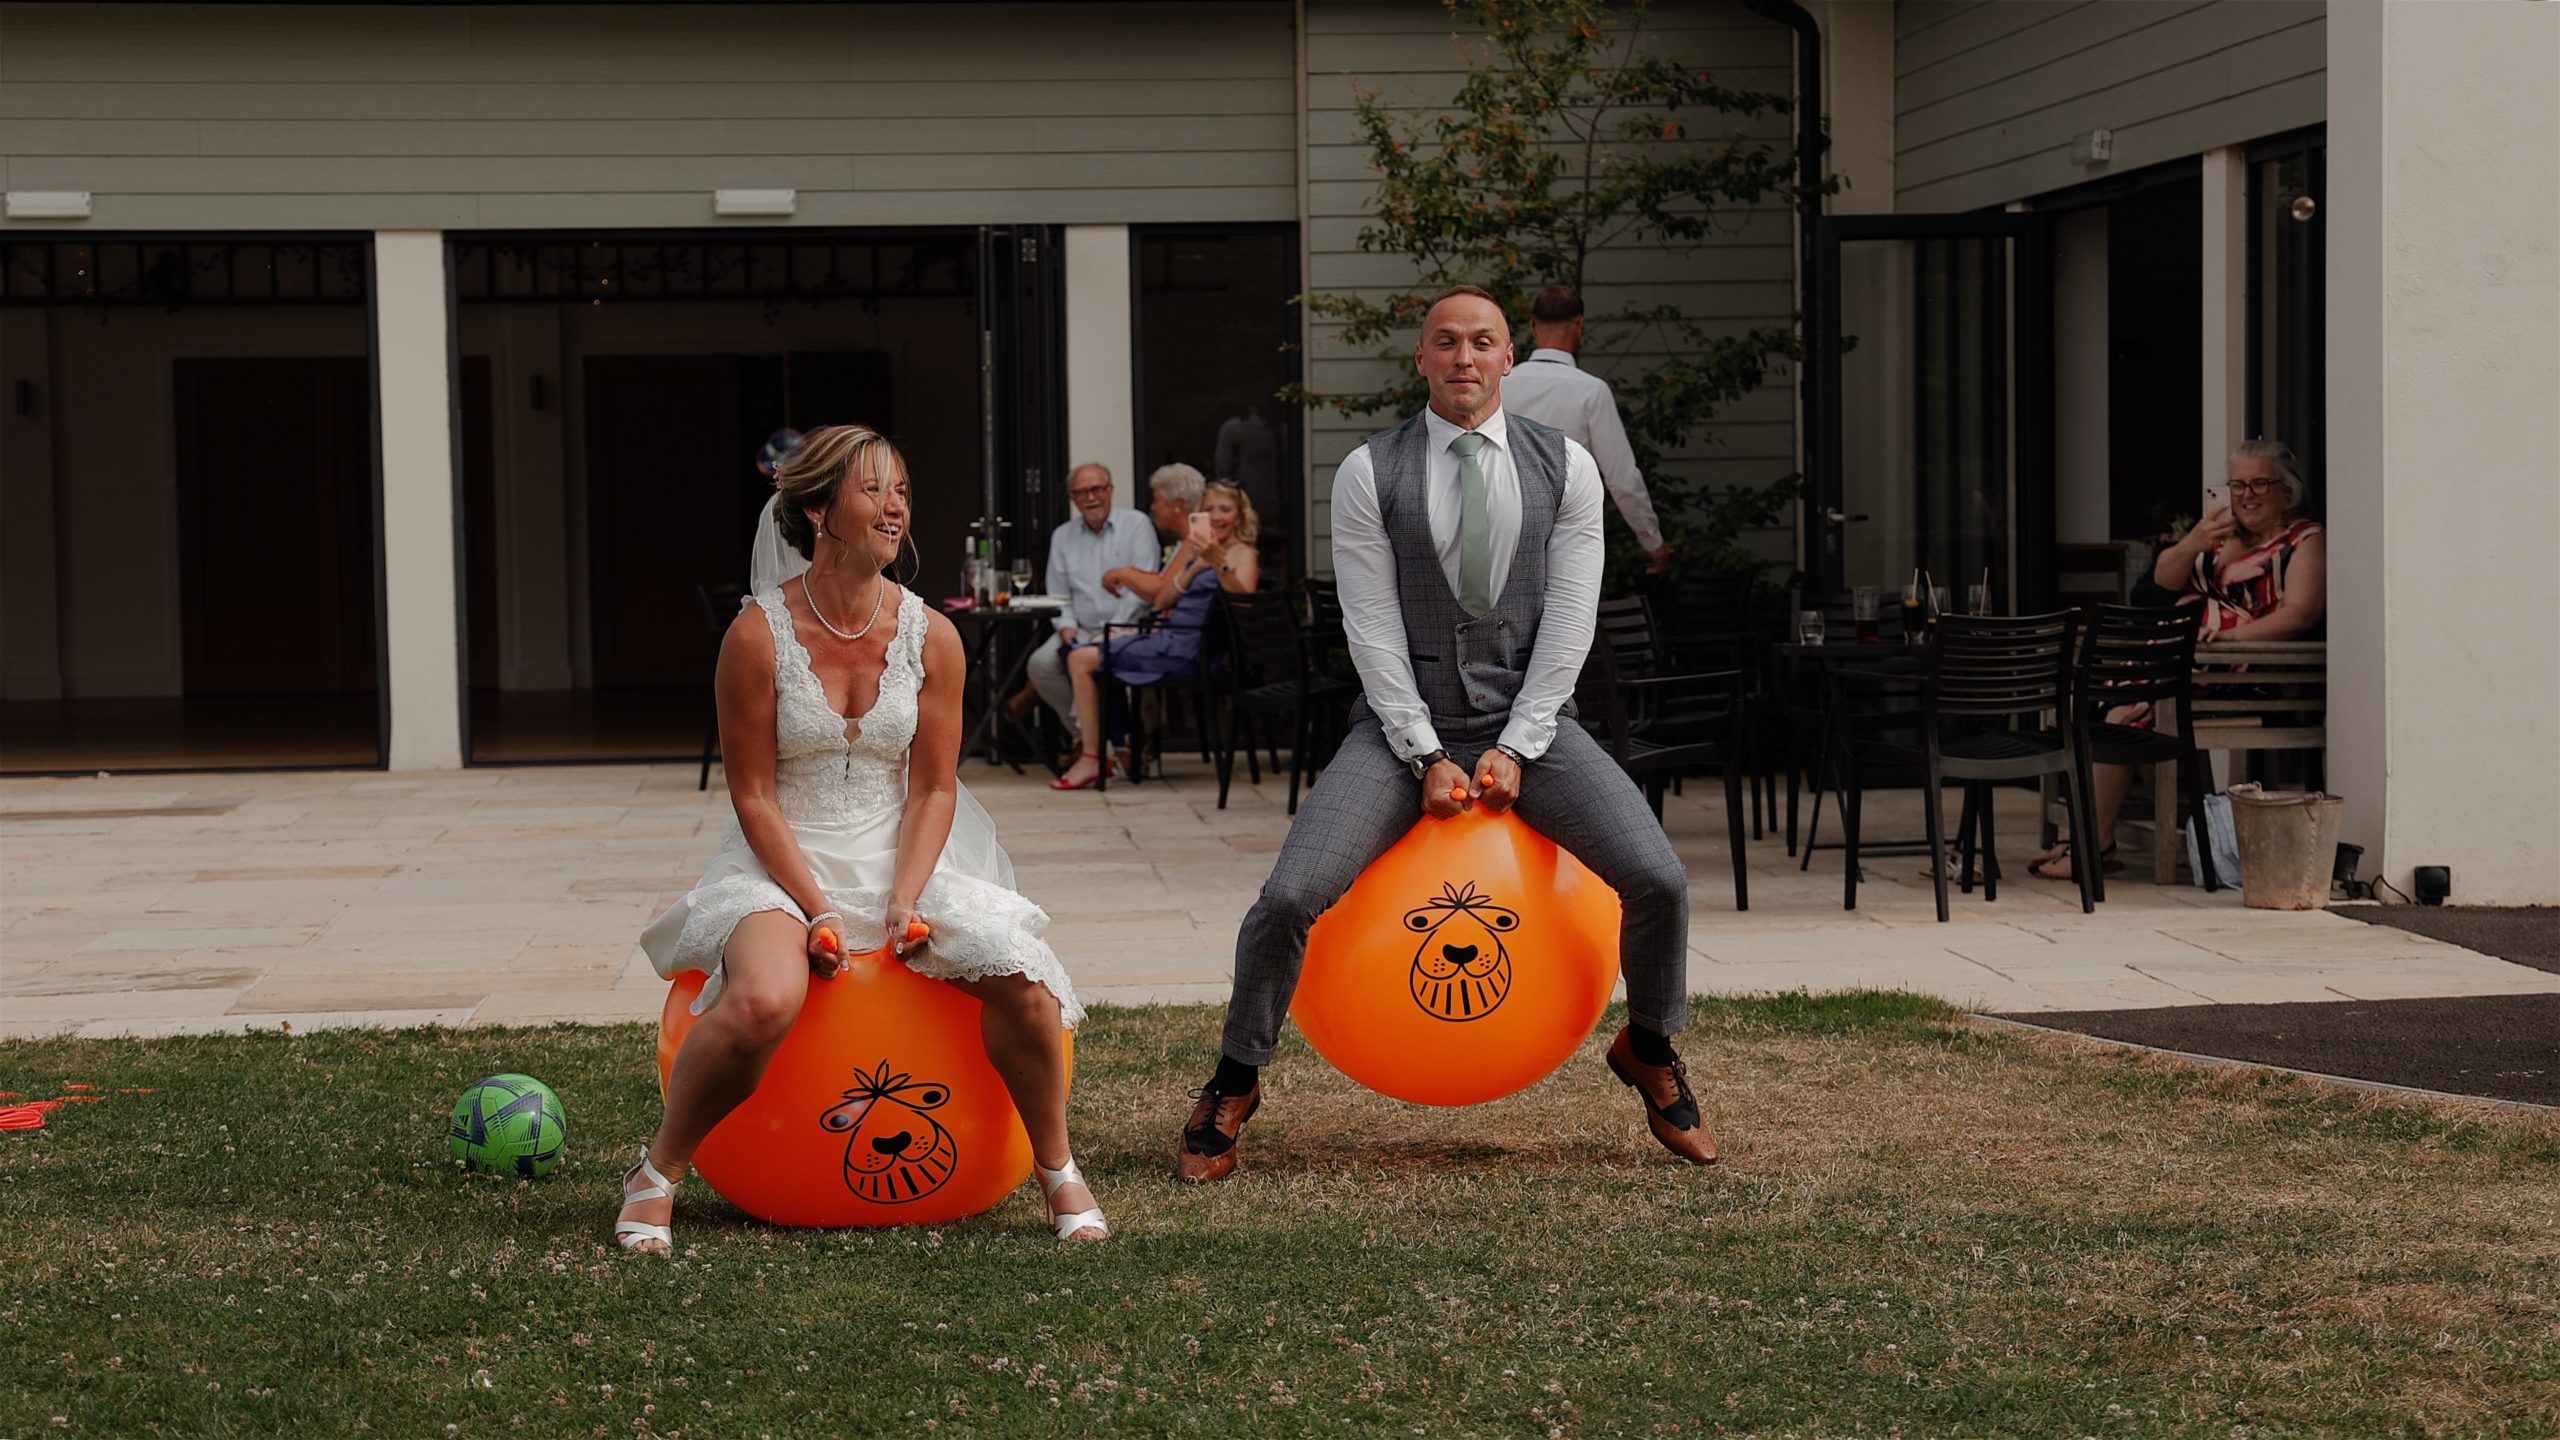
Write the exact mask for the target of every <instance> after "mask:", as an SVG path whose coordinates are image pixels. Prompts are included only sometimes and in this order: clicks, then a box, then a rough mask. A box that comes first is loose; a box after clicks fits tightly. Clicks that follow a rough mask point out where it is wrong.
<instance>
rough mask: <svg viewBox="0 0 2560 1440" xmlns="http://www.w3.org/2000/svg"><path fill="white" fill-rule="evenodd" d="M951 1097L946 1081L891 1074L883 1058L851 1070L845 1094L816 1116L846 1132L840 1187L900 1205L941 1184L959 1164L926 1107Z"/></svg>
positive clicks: (931, 1108)
mask: <svg viewBox="0 0 2560 1440" xmlns="http://www.w3.org/2000/svg"><path fill="white" fill-rule="evenodd" d="M950 1099H951V1087H950V1086H948V1085H944V1084H941V1083H940V1082H938V1081H932V1080H917V1079H915V1078H914V1077H913V1076H910V1075H899V1074H893V1073H891V1071H890V1069H889V1062H887V1061H886V1060H883V1061H881V1062H880V1065H879V1068H878V1069H876V1070H871V1071H864V1070H858V1069H857V1070H856V1071H854V1083H853V1085H852V1086H851V1087H850V1088H849V1089H847V1090H846V1091H845V1092H844V1099H843V1100H842V1101H841V1102H840V1103H838V1104H837V1105H835V1106H834V1107H833V1108H831V1109H829V1110H828V1111H827V1112H826V1113H825V1114H823V1115H821V1116H819V1117H818V1123H819V1124H821V1125H823V1126H825V1127H826V1128H827V1130H828V1131H830V1132H831V1133H834V1134H839V1135H842V1136H844V1137H845V1141H844V1186H845V1188H846V1189H847V1190H850V1191H852V1192H853V1193H854V1194H856V1195H858V1196H860V1197H861V1198H863V1199H865V1200H868V1201H871V1202H872V1203H873V1204H875V1205H902V1204H905V1203H906V1202H907V1201H910V1200H917V1199H922V1198H923V1197H924V1196H927V1195H930V1194H932V1193H933V1192H934V1191H936V1190H939V1189H941V1188H942V1187H943V1184H944V1183H945V1182H947V1181H948V1180H950V1178H951V1176H952V1172H953V1171H955V1170H956V1169H958V1168H959V1162H960V1156H959V1148H958V1144H957V1142H956V1141H954V1140H953V1139H952V1136H951V1132H950V1131H949V1130H947V1129H945V1128H943V1124H942V1122H941V1121H939V1120H936V1119H934V1118H933V1115H932V1113H931V1112H933V1111H936V1110H939V1109H941V1108H942V1107H943V1105H944V1104H946V1103H948V1102H949V1100H950Z"/></svg>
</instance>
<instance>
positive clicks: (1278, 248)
mask: <svg viewBox="0 0 2560 1440" xmlns="http://www.w3.org/2000/svg"><path fill="white" fill-rule="evenodd" d="M1133 243H1134V244H1135V246H1136V249H1137V253H1136V256H1135V263H1136V266H1137V286H1136V291H1137V302H1138V334H1137V349H1138V355H1137V361H1138V385H1137V399H1138V468H1139V472H1140V473H1139V474H1137V475H1135V476H1133V477H1131V479H1132V482H1133V486H1134V487H1135V489H1136V493H1137V494H1138V497H1139V499H1140V501H1141V503H1143V501H1144V499H1145V492H1144V484H1143V482H1144V481H1145V479H1146V475H1147V472H1150V471H1153V470H1154V469H1155V468H1156V467H1157V466H1160V465H1165V464H1170V463H1171V462H1173V461H1176V460H1180V461H1183V462H1185V463H1187V464H1190V465H1194V466H1197V467H1199V470H1200V473H1202V474H1204V475H1206V476H1208V477H1209V478H1210V479H1212V480H1228V481H1232V482H1233V483H1235V484H1236V485H1237V486H1238V487H1239V488H1241V489H1242V490H1243V491H1244V492H1245V494H1247V495H1248V496H1250V497H1252V499H1253V508H1254V512H1255V515H1256V517H1257V518H1258V519H1259V520H1260V522H1261V526H1262V532H1261V538H1260V542H1259V545H1258V548H1259V549H1260V550H1261V551H1262V558H1263V561H1264V563H1265V564H1266V565H1267V566H1269V567H1271V568H1270V570H1268V571H1266V572H1265V573H1268V574H1273V575H1276V576H1286V577H1289V578H1292V579H1294V578H1297V577H1300V576H1303V575H1304V574H1305V573H1306V558H1305V555H1304V554H1303V548H1304V541H1303V537H1304V534H1305V528H1304V526H1303V524H1302V523H1301V516H1302V511H1303V509H1304V505H1305V502H1304V496H1303V486H1302V483H1301V477H1302V476H1303V474H1304V470H1305V466H1304V463H1303V460H1302V457H1301V455H1300V451H1299V444H1298V435H1299V428H1300V427H1299V422H1298V410H1297V407H1296V406H1293V405H1285V404H1283V403H1281V401H1280V400H1279V398H1278V396H1279V392H1280V390H1281V388H1282V387H1283V386H1285V385H1288V384H1290V383H1292V382H1294V381H1295V380H1297V378H1298V374H1299V370H1298V313H1297V310H1296V308H1295V307H1294V306H1293V305H1292V304H1291V303H1290V297H1291V296H1293V295H1295V294H1297V293H1298V288H1299V286H1298V256H1297V236H1296V233H1295V232H1294V231H1292V230H1288V229H1275V228H1271V227H1267V226H1235V227H1202V226H1188V225H1165V226H1148V227H1143V228H1141V229H1139V230H1138V231H1137V232H1136V235H1135V239H1134V242H1133Z"/></svg>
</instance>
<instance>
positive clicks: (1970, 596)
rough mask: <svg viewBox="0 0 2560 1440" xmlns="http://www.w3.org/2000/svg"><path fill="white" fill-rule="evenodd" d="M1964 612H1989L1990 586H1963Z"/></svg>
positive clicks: (1970, 613)
mask: <svg viewBox="0 0 2560 1440" xmlns="http://www.w3.org/2000/svg"><path fill="white" fill-rule="evenodd" d="M1964 613H1966V614H1967V615H1988V614H1990V613H1991V587H1990V586H1988V585H1967V586H1966V587H1964Z"/></svg>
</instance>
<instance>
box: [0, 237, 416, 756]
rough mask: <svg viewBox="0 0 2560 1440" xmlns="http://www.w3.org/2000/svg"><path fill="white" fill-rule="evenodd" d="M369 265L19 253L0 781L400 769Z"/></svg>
mask: <svg viewBox="0 0 2560 1440" xmlns="http://www.w3.org/2000/svg"><path fill="white" fill-rule="evenodd" d="M371 253H372V252H371V247H370V245H369V244H368V243H367V242H366V241H365V240H364V239H363V238H362V237H355V236H336V237H330V236H291V235H219V234H189V235H184V236H157V237H155V236H147V235H124V234H114V233H97V234H82V235H63V234H45V233H40V232H32V231H24V230H20V231H13V232H11V233H9V234H8V235H6V236H0V395H6V396H8V397H9V400H8V403H7V404H6V405H0V549H4V550H5V551H6V557H5V560H0V772H5V773H10V774H29V773H35V774H42V773H80V774H95V773H97V772H99V771H150V770H211V769H261V768H277V769H293V768H311V767H369V766H377V765H379V764H381V763H382V753H383V751H382V742H383V738H384V716H383V705H382V698H383V697H382V682H381V675H380V659H381V638H380V635H379V634H378V629H379V626H380V624H381V606H380V603H379V599H378V594H377V591H378V580H377V576H378V574H379V566H380V556H381V547H382V536H381V533H380V523H379V518H378V513H379V503H378V489H377V486H378V479H377V475H376V470H375V446H376V440H375V434H376V417H375V415H374V409H373V392H374V373H373V366H372V363H371V360H370V358H369V355H368V351H369V348H370V341H369V329H370V324H369V321H370V316H369V314H368V306H369V302H370V291H371V276H370V256H371Z"/></svg>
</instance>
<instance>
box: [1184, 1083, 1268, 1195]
mask: <svg viewBox="0 0 2560 1440" xmlns="http://www.w3.org/2000/svg"><path fill="white" fill-rule="evenodd" d="M1191 1098H1192V1100H1193V1101H1195V1102H1197V1103H1195V1104H1193V1105H1192V1107H1191V1118H1190V1119H1189V1120H1186V1121H1184V1122H1183V1125H1182V1144H1181V1145H1180V1146H1179V1147H1178V1148H1176V1149H1175V1150H1174V1152H1173V1178H1174V1179H1176V1180H1179V1181H1181V1182H1183V1183H1184V1184H1186V1185H1206V1184H1209V1183H1210V1182H1212V1181H1216V1180H1224V1179H1226V1178H1227V1177H1228V1176H1230V1175H1233V1174H1234V1173H1236V1138H1237V1137H1238V1136H1240V1135H1242V1134H1243V1133H1244V1122H1246V1121H1247V1120H1250V1119H1252V1118H1253V1112H1254V1111H1256V1110H1259V1109H1261V1108H1262V1082H1261V1081H1259V1080H1256V1081H1255V1082H1254V1083H1253V1088H1252V1089H1250V1090H1247V1091H1246V1092H1244V1093H1243V1094H1241V1095H1228V1094H1225V1093H1223V1092H1221V1091H1219V1090H1218V1089H1216V1088H1215V1087H1213V1086H1208V1085H1203V1086H1201V1087H1200V1088H1199V1089H1197V1090H1194V1091H1192V1092H1191Z"/></svg>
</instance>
